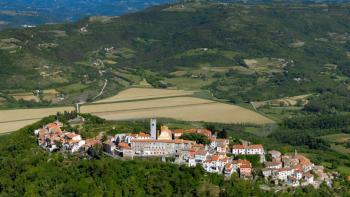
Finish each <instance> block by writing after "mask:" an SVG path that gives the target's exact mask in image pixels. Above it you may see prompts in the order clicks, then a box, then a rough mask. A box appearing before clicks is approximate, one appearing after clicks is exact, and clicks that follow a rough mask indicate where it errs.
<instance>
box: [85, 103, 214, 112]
mask: <svg viewBox="0 0 350 197" xmlns="http://www.w3.org/2000/svg"><path fill="white" fill-rule="evenodd" d="M210 104H216V102H213V101H211V102H203V103H194V104H185V105H169V106H160V107H144V108H135V109H122V110H110V111H99V112H88V113H91V114H103V113H109V112H128V111H140V110H152V109H162V108H164V109H167V108H174V107H190V106H199V105H210ZM82 111H84V110H82Z"/></svg>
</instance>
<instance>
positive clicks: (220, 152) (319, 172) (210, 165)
mask: <svg viewBox="0 0 350 197" xmlns="http://www.w3.org/2000/svg"><path fill="white" fill-rule="evenodd" d="M34 134H35V135H36V136H37V140H38V145H39V146H40V147H42V148H44V149H45V150H47V151H48V152H54V151H61V152H66V153H71V154H73V153H74V154H84V155H88V154H89V152H91V149H93V148H94V147H95V146H97V145H98V146H101V147H102V149H103V152H104V154H106V155H108V156H111V157H113V158H116V159H136V158H151V157H159V158H162V161H165V160H166V158H173V159H172V160H171V161H172V162H173V163H175V164H180V165H187V166H189V167H195V166H202V167H203V169H204V170H205V171H207V172H209V173H218V174H222V175H224V176H225V177H230V176H231V175H233V174H237V175H238V176H239V177H241V178H243V179H257V178H261V179H264V180H265V182H266V183H267V184H270V185H271V186H276V187H277V186H278V187H280V186H285V187H298V186H306V185H312V186H314V187H315V188H318V187H319V186H320V184H322V183H326V184H327V185H328V186H329V187H331V186H332V184H333V181H332V180H333V179H334V177H335V175H333V174H332V173H327V172H325V170H324V167H323V166H319V165H315V164H314V163H312V162H311V161H310V159H308V158H307V157H306V156H305V155H303V154H300V153H297V152H296V151H295V152H294V153H289V154H282V153H281V152H280V151H277V150H266V149H265V148H264V146H263V145H262V144H252V143H250V142H247V141H242V143H240V144H234V143H232V142H231V141H230V140H229V139H224V138H218V137H217V135H216V134H215V133H213V131H210V130H208V129H204V128H193V129H187V130H184V129H175V130H171V129H169V128H168V127H167V126H165V125H163V126H161V127H160V130H158V129H157V121H156V119H151V121H150V131H149V132H139V133H118V134H116V135H114V136H105V135H104V134H102V133H100V134H99V135H98V136H96V137H94V138H89V139H83V138H82V136H81V135H80V134H77V133H75V132H69V131H65V130H64V129H63V124H62V123H61V122H59V121H58V120H57V121H55V122H52V123H49V124H47V125H44V126H43V127H42V128H38V129H36V130H35V131H34ZM186 135H190V136H191V135H192V136H197V137H198V136H201V137H203V138H206V139H207V141H205V143H197V142H196V141H194V140H186V139H183V138H184V136H186Z"/></svg>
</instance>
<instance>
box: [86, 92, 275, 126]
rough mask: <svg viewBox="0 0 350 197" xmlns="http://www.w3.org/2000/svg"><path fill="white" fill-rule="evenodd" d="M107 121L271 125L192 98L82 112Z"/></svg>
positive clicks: (234, 108) (238, 109)
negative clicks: (129, 120)
mask: <svg viewBox="0 0 350 197" xmlns="http://www.w3.org/2000/svg"><path fill="white" fill-rule="evenodd" d="M81 111H82V112H84V113H91V114H94V115H97V116H100V117H102V118H106V119H108V120H125V119H140V118H151V117H162V118H174V119H179V120H187V121H205V122H219V123H254V124H268V123H272V122H273V121H272V120H270V119H268V118H266V117H264V116H262V115H260V114H258V113H255V112H253V111H250V110H247V109H245V108H242V107H239V106H235V105H229V104H224V103H218V102H215V101H209V100H205V99H199V98H194V97H176V98H163V99H154V100H146V101H135V102H124V103H110V104H99V105H87V106H83V107H82V108H81Z"/></svg>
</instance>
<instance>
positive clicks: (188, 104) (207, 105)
mask: <svg viewBox="0 0 350 197" xmlns="http://www.w3.org/2000/svg"><path fill="white" fill-rule="evenodd" d="M190 94H192V92H188V91H182V90H162V89H149V88H145V89H142V88H132V89H128V90H125V91H123V92H121V93H120V94H118V95H117V96H115V97H111V98H108V99H105V100H104V102H106V103H102V101H100V103H93V104H89V105H83V106H82V107H81V109H80V110H81V112H82V113H91V114H94V115H97V116H100V117H102V118H106V119H107V120H127V119H142V118H152V117H156V118H174V119H179V120H186V121H205V122H219V123H254V124H268V123H273V121H272V120H270V119H268V118H266V117H264V116H262V115H260V114H258V113H255V112H253V111H250V110H248V109H245V108H242V107H239V106H235V105H230V104H224V103H219V102H216V101H211V100H206V99H200V98H195V97H191V96H186V95H190ZM164 97H167V98H164ZM142 99H144V100H142ZM115 101H123V102H115ZM108 102H109V103H108ZM113 102H114V103H113ZM71 110H74V107H57V108H41V109H17V110H1V111H0V132H9V131H14V130H17V129H19V128H21V127H23V126H25V125H28V124H31V123H33V122H35V121H37V120H39V119H41V118H43V117H45V116H48V115H54V114H56V112H58V111H59V112H63V111H71Z"/></svg>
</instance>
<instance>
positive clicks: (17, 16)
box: [0, 0, 173, 30]
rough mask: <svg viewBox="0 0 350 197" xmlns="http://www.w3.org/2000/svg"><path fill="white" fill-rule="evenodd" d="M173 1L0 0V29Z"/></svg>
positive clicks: (120, 11) (110, 13)
mask: <svg viewBox="0 0 350 197" xmlns="http://www.w3.org/2000/svg"><path fill="white" fill-rule="evenodd" d="M168 2H173V0H152V1H151V0H73V1H72V0H59V1H56V0H46V1H32V0H0V30H2V29H5V28H12V27H19V26H35V25H40V24H46V23H62V22H71V21H77V20H79V19H81V18H84V17H87V16H96V15H99V16H102V15H106V16H118V15H121V14H124V13H128V12H135V11H137V10H141V9H144V8H146V7H149V6H152V5H159V4H164V3H168Z"/></svg>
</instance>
